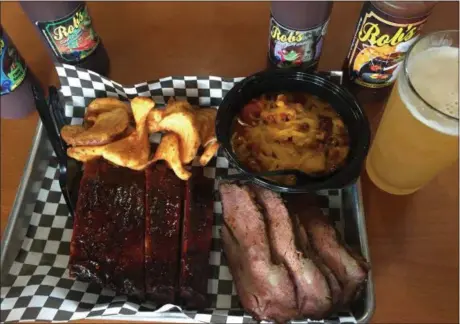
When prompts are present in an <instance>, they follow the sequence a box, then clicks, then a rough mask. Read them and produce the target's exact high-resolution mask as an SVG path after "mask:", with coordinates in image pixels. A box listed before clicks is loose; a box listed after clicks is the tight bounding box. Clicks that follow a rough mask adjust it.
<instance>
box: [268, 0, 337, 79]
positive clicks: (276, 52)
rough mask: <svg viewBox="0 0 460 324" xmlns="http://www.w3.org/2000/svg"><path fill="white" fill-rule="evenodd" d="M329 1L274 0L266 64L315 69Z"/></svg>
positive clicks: (324, 32)
mask: <svg viewBox="0 0 460 324" xmlns="http://www.w3.org/2000/svg"><path fill="white" fill-rule="evenodd" d="M332 5H333V4H332V1H273V2H272V3H271V15H270V30H269V41H268V60H267V61H268V62H267V63H268V64H267V65H268V68H299V69H301V70H304V71H307V72H313V71H314V70H316V67H317V65H318V61H319V58H320V55H321V49H322V45H323V42H324V36H325V34H326V30H327V26H328V23H329V16H330V14H331V11H332Z"/></svg>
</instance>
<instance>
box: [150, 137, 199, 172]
mask: <svg viewBox="0 0 460 324" xmlns="http://www.w3.org/2000/svg"><path fill="white" fill-rule="evenodd" d="M160 160H164V161H166V163H167V164H168V166H169V168H171V169H172V170H173V171H174V173H175V174H176V176H177V177H178V178H179V179H181V180H184V181H185V180H188V179H189V178H190V177H191V175H192V174H191V172H190V171H188V170H187V169H185V168H184V166H183V165H182V162H181V159H180V140H179V137H178V136H177V135H176V134H175V133H167V134H165V135H163V137H162V138H161V142H160V145H158V148H157V150H156V152H155V155H154V157H153V160H152V162H156V161H160Z"/></svg>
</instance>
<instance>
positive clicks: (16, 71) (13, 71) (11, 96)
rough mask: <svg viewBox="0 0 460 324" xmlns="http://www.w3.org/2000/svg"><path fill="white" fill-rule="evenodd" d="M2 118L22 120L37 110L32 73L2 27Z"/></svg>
mask: <svg viewBox="0 0 460 324" xmlns="http://www.w3.org/2000/svg"><path fill="white" fill-rule="evenodd" d="M0 49H1V50H0V64H1V66H0V82H1V84H0V116H1V118H6V119H20V118H23V117H25V116H27V115H28V114H30V113H31V112H32V111H34V110H35V101H34V99H33V95H32V83H33V80H34V78H33V76H32V73H31V72H30V71H29V70H28V69H27V66H26V65H25V63H24V60H23V58H22V57H21V55H19V53H18V51H17V50H16V48H15V47H14V44H13V43H12V42H11V39H10V38H9V37H8V35H7V34H6V32H5V30H4V29H3V28H2V26H1V25H0Z"/></svg>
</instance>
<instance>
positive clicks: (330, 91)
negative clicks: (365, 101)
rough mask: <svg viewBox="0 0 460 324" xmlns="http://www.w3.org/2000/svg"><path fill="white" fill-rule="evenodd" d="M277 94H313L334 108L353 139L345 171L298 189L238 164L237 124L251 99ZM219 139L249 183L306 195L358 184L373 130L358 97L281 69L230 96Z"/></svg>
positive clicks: (313, 76) (218, 130)
mask: <svg viewBox="0 0 460 324" xmlns="http://www.w3.org/2000/svg"><path fill="white" fill-rule="evenodd" d="M273 92H304V93H309V94H313V95H316V96H318V97H320V98H321V99H323V100H325V101H327V102H329V103H330V104H331V106H332V107H333V108H334V109H335V110H336V111H337V112H338V114H339V115H340V116H341V118H342V120H343V122H344V123H345V125H346V127H347V129H348V133H349V136H350V152H349V154H348V157H347V160H346V161H345V164H344V165H343V166H342V167H341V168H339V169H338V170H336V171H335V172H333V173H331V174H328V175H326V176H323V177H318V178H314V179H308V180H305V181H304V182H300V181H297V184H296V185H294V186H286V185H281V184H279V183H276V182H273V181H270V180H267V179H265V178H262V177H256V176H255V175H254V174H253V173H252V172H251V171H250V170H249V169H248V168H247V167H246V166H244V165H243V164H242V163H240V162H239V161H238V158H237V156H236V155H235V153H234V152H233V149H232V146H231V143H230V140H231V136H232V134H233V120H234V119H235V117H236V115H237V114H238V113H239V112H240V110H241V109H242V108H243V107H244V105H245V104H246V103H248V102H249V101H250V100H251V99H253V98H257V97H259V96H260V95H262V94H265V93H273ZM216 136H217V140H218V141H219V143H220V144H221V146H222V148H223V149H224V152H225V153H226V155H227V158H228V159H229V160H230V162H231V163H232V164H233V165H234V166H235V167H236V168H237V169H239V170H240V171H241V172H243V173H244V175H246V176H247V180H249V181H252V182H254V183H256V184H259V185H261V186H263V187H265V188H268V189H271V190H274V191H277V192H289V193H305V192H315V191H318V190H323V189H340V188H343V187H346V186H348V185H351V184H352V183H354V182H356V180H357V179H358V177H359V174H360V172H361V168H362V165H363V162H364V160H365V158H366V156H367V153H368V150H369V141H370V129H369V122H368V120H367V118H366V115H365V113H364V112H363V110H362V108H361V107H360V105H359V104H358V102H357V101H356V99H355V98H354V96H353V95H351V94H350V93H349V92H348V91H347V90H346V89H344V88H343V87H340V86H338V85H336V84H335V83H333V82H332V81H329V80H328V79H326V78H324V77H321V76H319V75H316V74H307V73H303V72H297V71H292V70H282V69H281V70H268V71H263V72H259V73H256V74H254V75H251V76H249V77H247V78H245V79H244V80H242V81H241V82H239V83H238V84H236V85H235V86H234V87H233V88H232V89H231V90H230V91H229V92H228V93H227V95H226V96H225V98H224V99H223V101H222V103H221V104H220V106H219V110H218V112H217V117H216Z"/></svg>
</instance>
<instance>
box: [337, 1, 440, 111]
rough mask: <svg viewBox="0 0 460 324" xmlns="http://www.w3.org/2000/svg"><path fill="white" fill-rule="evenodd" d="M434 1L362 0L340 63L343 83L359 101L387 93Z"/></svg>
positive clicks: (376, 97) (379, 99)
mask: <svg viewBox="0 0 460 324" xmlns="http://www.w3.org/2000/svg"><path fill="white" fill-rule="evenodd" d="M435 5H436V2H431V1H367V2H365V3H364V5H363V8H362V10H361V15H360V18H359V20H358V23H357V25H356V29H355V33H354V36H353V40H352V42H351V46H350V50H349V52H348V55H347V57H346V59H345V61H344V64H343V67H342V69H343V75H344V84H345V86H347V87H348V89H349V90H350V91H351V92H352V93H353V94H355V96H356V97H357V98H358V100H359V101H360V102H361V103H366V102H371V101H376V102H378V101H383V100H385V99H386V98H387V97H388V95H389V94H390V92H391V89H392V87H393V84H394V82H395V80H396V76H397V74H398V72H399V70H400V69H401V67H402V62H403V60H404V56H405V54H406V52H407V51H408V49H409V47H410V46H411V45H412V44H413V43H414V42H415V41H416V39H417V38H418V37H419V35H420V32H421V30H422V28H423V26H424V24H425V22H426V21H427V18H428V16H429V15H430V14H431V11H432V9H433V7H434V6H435Z"/></svg>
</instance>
